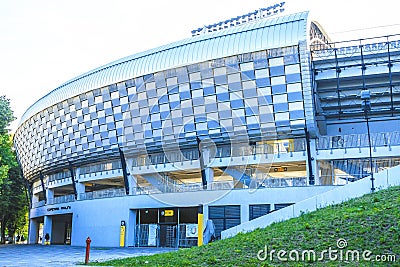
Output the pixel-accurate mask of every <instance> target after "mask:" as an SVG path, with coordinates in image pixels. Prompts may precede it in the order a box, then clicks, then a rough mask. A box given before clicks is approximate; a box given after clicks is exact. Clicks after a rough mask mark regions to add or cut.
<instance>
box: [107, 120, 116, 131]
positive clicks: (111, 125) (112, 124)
mask: <svg viewBox="0 0 400 267" xmlns="http://www.w3.org/2000/svg"><path fill="white" fill-rule="evenodd" d="M107 129H108V130H114V129H115V123H113V122H109V123H107Z"/></svg>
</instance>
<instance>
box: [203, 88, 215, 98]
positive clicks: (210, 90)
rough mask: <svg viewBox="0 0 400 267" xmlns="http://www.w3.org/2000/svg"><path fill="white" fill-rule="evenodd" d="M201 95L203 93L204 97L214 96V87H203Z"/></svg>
mask: <svg viewBox="0 0 400 267" xmlns="http://www.w3.org/2000/svg"><path fill="white" fill-rule="evenodd" d="M203 93H204V95H205V96H208V95H213V94H215V88H214V86H207V87H204V88H203Z"/></svg>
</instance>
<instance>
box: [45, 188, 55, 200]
mask: <svg viewBox="0 0 400 267" xmlns="http://www.w3.org/2000/svg"><path fill="white" fill-rule="evenodd" d="M46 199H47V203H46V204H49V203H53V201H54V190H53V189H51V188H47V189H46Z"/></svg>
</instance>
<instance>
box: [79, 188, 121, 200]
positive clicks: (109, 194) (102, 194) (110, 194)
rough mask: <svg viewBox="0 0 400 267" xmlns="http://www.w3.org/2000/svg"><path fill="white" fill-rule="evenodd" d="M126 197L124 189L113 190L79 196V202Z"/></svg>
mask: <svg viewBox="0 0 400 267" xmlns="http://www.w3.org/2000/svg"><path fill="white" fill-rule="evenodd" d="M122 196H126V192H125V188H114V189H106V190H99V191H92V192H86V193H83V194H80V195H79V199H80V200H89V199H99V198H112V197H122Z"/></svg>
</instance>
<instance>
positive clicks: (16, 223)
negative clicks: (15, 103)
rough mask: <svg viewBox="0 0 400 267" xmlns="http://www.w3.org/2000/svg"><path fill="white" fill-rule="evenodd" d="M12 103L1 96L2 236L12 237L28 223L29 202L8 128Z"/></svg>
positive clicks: (3, 238) (0, 219)
mask: <svg viewBox="0 0 400 267" xmlns="http://www.w3.org/2000/svg"><path fill="white" fill-rule="evenodd" d="M14 119H15V118H14V115H13V111H12V110H11V108H10V101H9V100H8V99H7V98H6V97H5V96H0V234H1V242H2V243H4V242H5V233H6V232H8V234H9V235H10V236H13V235H14V232H15V231H16V230H18V229H20V228H22V227H23V225H24V224H25V221H26V219H25V218H26V212H27V200H26V196H25V187H24V179H23V177H22V175H21V171H20V167H19V165H18V163H17V160H16V155H15V151H14V150H13V145H12V138H11V135H10V134H9V130H8V129H7V127H8V126H9V125H10V123H11V122H12V121H13V120H14Z"/></svg>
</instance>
